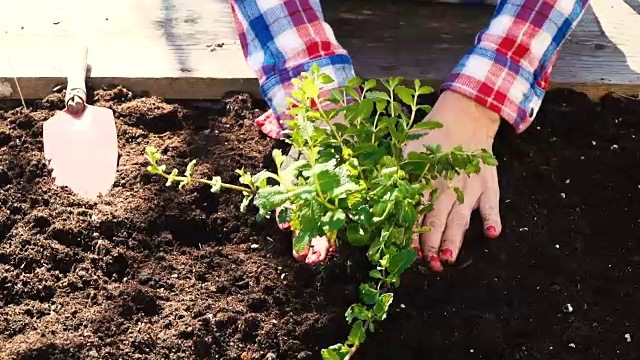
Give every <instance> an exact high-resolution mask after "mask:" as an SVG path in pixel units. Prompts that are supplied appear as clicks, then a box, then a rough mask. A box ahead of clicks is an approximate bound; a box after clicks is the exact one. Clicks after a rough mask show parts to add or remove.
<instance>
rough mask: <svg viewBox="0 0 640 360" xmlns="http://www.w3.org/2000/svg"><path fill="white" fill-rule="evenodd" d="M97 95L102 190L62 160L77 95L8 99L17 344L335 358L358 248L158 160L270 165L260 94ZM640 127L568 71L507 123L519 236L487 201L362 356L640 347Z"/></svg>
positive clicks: (3, 135)
mask: <svg viewBox="0 0 640 360" xmlns="http://www.w3.org/2000/svg"><path fill="white" fill-rule="evenodd" d="M94 98H95V101H96V104H97V105H99V106H107V107H111V108H112V109H114V111H115V114H116V119H117V120H116V121H117V127H118V136H119V145H120V162H119V168H118V176H117V179H116V183H115V184H114V188H113V190H112V191H111V192H110V193H109V194H108V195H107V196H105V197H104V198H103V199H101V200H99V201H97V202H88V201H84V200H81V199H79V198H77V197H75V196H74V195H73V194H71V193H70V192H69V191H67V190H65V189H60V188H57V187H55V186H54V185H53V181H52V179H51V178H50V177H49V176H48V171H47V170H46V165H45V162H44V158H43V156H42V149H43V147H42V123H43V121H45V120H46V119H48V118H49V117H51V116H52V115H53V114H54V110H55V109H60V108H62V106H63V98H62V96H61V95H60V94H52V95H51V96H49V97H48V98H46V99H45V100H44V101H42V102H38V103H36V104H34V107H35V109H33V110H30V111H29V112H26V111H24V110H23V109H8V110H3V111H1V112H0V359H191V358H195V359H317V358H319V350H320V349H321V348H323V347H327V346H329V345H332V344H334V343H337V342H341V341H343V340H344V338H345V336H346V335H347V333H348V330H349V328H348V325H347V324H346V322H345V320H344V312H345V310H346V308H347V307H348V306H349V305H351V304H352V303H353V302H354V301H357V297H358V291H357V286H358V285H359V284H360V280H362V279H363V278H364V277H365V276H366V273H367V271H368V270H369V265H368V264H367V263H366V260H364V259H363V258H362V257H361V256H358V254H357V252H352V251H348V252H346V253H345V252H343V253H341V255H340V256H339V257H337V258H335V259H334V260H332V261H331V262H330V263H329V264H327V265H325V266H316V267H313V268H312V267H309V266H307V265H304V264H298V263H296V262H294V260H293V259H292V257H291V245H290V243H289V242H290V240H289V238H288V237H287V236H286V235H283V234H281V233H280V232H279V231H278V230H277V227H276V225H275V224H274V223H272V222H271V221H267V222H263V223H258V222H256V221H255V220H254V217H253V214H241V213H240V211H239V205H240V201H241V200H242V195H241V194H237V193H234V192H223V193H221V194H212V193H210V192H209V189H208V188H207V187H206V186H197V187H194V188H191V189H190V190H189V191H186V192H184V193H180V192H178V190H176V189H174V188H166V187H165V186H164V181H163V180H162V179H160V178H159V177H154V176H152V175H150V174H149V173H148V172H147V171H146V160H145V159H144V158H143V153H144V147H145V146H146V145H152V146H155V147H156V148H158V149H159V150H160V151H161V152H162V153H163V154H164V155H166V160H165V163H167V164H168V166H169V167H170V168H173V167H177V168H178V169H184V168H185V166H186V165H187V163H188V162H189V161H190V160H191V159H194V158H197V159H198V163H199V166H197V167H196V169H197V173H196V175H197V174H198V173H199V174H200V175H209V176H210V175H211V174H213V173H216V174H217V175H220V176H222V180H223V181H225V182H228V183H236V181H237V175H236V174H234V172H233V171H234V170H235V169H237V168H242V167H244V168H245V169H246V170H250V171H252V172H256V171H257V170H259V169H261V168H264V167H271V166H272V164H271V161H270V159H271V157H270V156H271V150H272V149H273V148H274V147H279V146H280V147H281V146H283V144H282V143H279V142H275V141H272V140H269V139H268V138H266V137H264V136H262V135H260V134H259V133H258V130H257V129H256V128H255V126H254V123H253V119H255V117H257V116H258V115H260V114H261V113H262V111H263V109H262V105H261V104H255V103H254V102H253V101H252V100H251V99H250V98H249V97H248V96H246V95H242V94H240V95H235V96H230V97H229V98H227V99H225V101H223V102H217V103H206V104H205V103H183V104H167V103H165V102H163V101H161V100H160V99H157V98H137V99H132V98H131V96H130V94H129V93H128V92H127V91H125V90H123V89H114V90H102V91H97V92H96V93H95V94H94ZM636 133H638V134H636ZM636 135H637V136H640V106H639V103H638V102H637V101H636V100H632V99H625V98H622V97H617V96H608V97H606V98H605V99H604V100H603V101H602V103H601V104H599V105H597V104H593V103H591V102H590V101H589V100H588V99H587V98H586V97H585V96H583V95H581V94H578V93H574V92H571V91H563V90H558V91H553V92H550V93H549V94H548V96H547V98H546V100H545V103H544V106H543V108H542V110H541V112H540V113H539V115H538V117H537V119H536V122H535V123H534V125H533V126H532V127H531V128H530V130H528V131H527V132H525V133H524V134H523V135H521V136H515V135H514V134H513V131H512V129H511V128H509V127H508V126H506V125H505V126H502V127H501V130H500V132H499V135H498V140H497V144H496V148H495V152H496V156H497V158H498V160H499V161H500V166H499V168H498V169H499V174H500V181H501V188H502V201H501V203H502V209H501V212H502V216H503V224H504V231H503V235H502V236H501V237H500V239H499V240H493V241H486V240H484V239H483V238H482V231H481V228H480V224H479V219H477V218H474V222H473V223H472V227H471V229H470V231H469V234H468V236H467V240H466V244H465V246H464V252H463V254H462V255H461V259H460V260H459V264H458V266H456V267H454V268H451V269H448V270H447V271H446V272H445V273H444V274H443V275H440V276H435V275H433V274H428V273H427V272H426V270H424V268H423V267H420V266H414V268H413V269H412V270H411V271H409V273H408V274H406V276H405V277H404V278H403V282H402V286H401V287H400V289H399V290H398V293H397V297H396V298H395V300H394V303H393V305H392V311H391V314H390V316H389V318H388V319H387V320H385V321H384V322H382V323H381V324H380V329H379V331H377V332H376V333H374V334H372V335H371V336H370V339H369V340H368V341H367V342H366V344H364V345H363V347H362V348H361V350H359V352H358V354H357V356H356V358H358V359H424V358H428V359H432V360H435V359H459V360H466V359H498V358H506V359H596V358H603V359H621V360H622V359H628V360H631V359H637V357H638V356H639V347H640V342H639V341H638V337H639V336H640V333H638V332H637V326H638V323H639V322H640V307H638V303H639V302H640V285H639V280H640V244H639V243H638V235H639V232H640V222H639V221H640V220H639V218H640V215H639V214H640V205H638V204H639V203H640V172H639V171H638V170H637V169H638V168H640V157H639V155H638V154H640V142H639V141H638V139H636V138H635V137H636ZM88 150H90V149H88ZM567 304H569V306H567Z"/></svg>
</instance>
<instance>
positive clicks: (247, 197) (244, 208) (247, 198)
mask: <svg viewBox="0 0 640 360" xmlns="http://www.w3.org/2000/svg"><path fill="white" fill-rule="evenodd" d="M251 199H253V195H251V194H245V195H244V198H243V199H242V203H241V204H240V212H242V213H246V212H247V208H248V207H249V204H250V203H251Z"/></svg>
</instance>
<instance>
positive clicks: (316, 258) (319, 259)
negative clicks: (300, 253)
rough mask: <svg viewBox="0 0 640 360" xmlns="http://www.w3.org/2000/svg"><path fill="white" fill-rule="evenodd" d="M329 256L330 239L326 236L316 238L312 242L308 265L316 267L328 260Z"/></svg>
mask: <svg viewBox="0 0 640 360" xmlns="http://www.w3.org/2000/svg"><path fill="white" fill-rule="evenodd" d="M328 254H329V239H327V237H326V236H316V237H314V238H313V240H311V246H310V250H309V255H307V260H306V263H307V264H310V265H315V264H319V263H323V262H325V261H326V260H327V255H328Z"/></svg>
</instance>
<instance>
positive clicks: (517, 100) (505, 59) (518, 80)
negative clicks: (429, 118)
mask: <svg viewBox="0 0 640 360" xmlns="http://www.w3.org/2000/svg"><path fill="white" fill-rule="evenodd" d="M447 1H456V0H447ZM459 1H460V2H464V1H465V0H459ZM467 1H468V0H467ZM587 3H588V0H500V1H499V2H498V4H497V8H496V11H495V13H494V16H493V19H492V20H491V22H490V23H489V26H488V27H487V28H485V29H484V30H482V31H481V32H480V33H479V34H478V36H477V37H476V40H475V45H474V46H473V47H472V48H471V50H470V51H469V52H467V54H466V55H465V56H464V57H463V58H462V60H461V61H460V62H459V63H458V65H457V66H456V67H455V68H454V70H453V72H452V73H451V75H450V76H449V78H448V79H447V80H446V81H445V83H444V84H443V85H442V87H441V90H451V91H455V92H458V93H461V94H463V95H466V96H468V97H470V98H472V99H474V100H475V101H476V102H478V103H479V104H481V105H483V106H485V107H487V108H489V109H491V110H493V111H495V112H497V113H498V114H500V116H502V118H504V119H505V120H507V121H508V122H509V123H511V125H512V126H513V127H514V128H515V130H516V132H517V133H521V132H523V131H524V130H526V129H527V127H528V126H529V125H530V124H531V122H532V121H533V118H534V117H535V115H536V114H537V112H538V109H539V108H540V104H541V103H542V98H543V97H544V94H545V91H546V90H547V88H548V86H549V78H550V74H551V69H552V66H553V64H554V63H555V60H556V58H557V55H558V52H559V49H560V46H561V45H562V43H563V42H564V40H565V39H566V38H567V36H568V35H569V33H570V32H571V31H572V30H573V28H574V27H575V25H576V24H577V22H578V20H579V19H580V18H581V17H582V14H583V13H584V10H585V8H586V6H587Z"/></svg>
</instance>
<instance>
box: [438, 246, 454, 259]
mask: <svg viewBox="0 0 640 360" xmlns="http://www.w3.org/2000/svg"><path fill="white" fill-rule="evenodd" d="M441 255H442V257H443V258H445V259H447V260H451V259H453V250H451V249H449V248H444V249H442V253H441Z"/></svg>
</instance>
